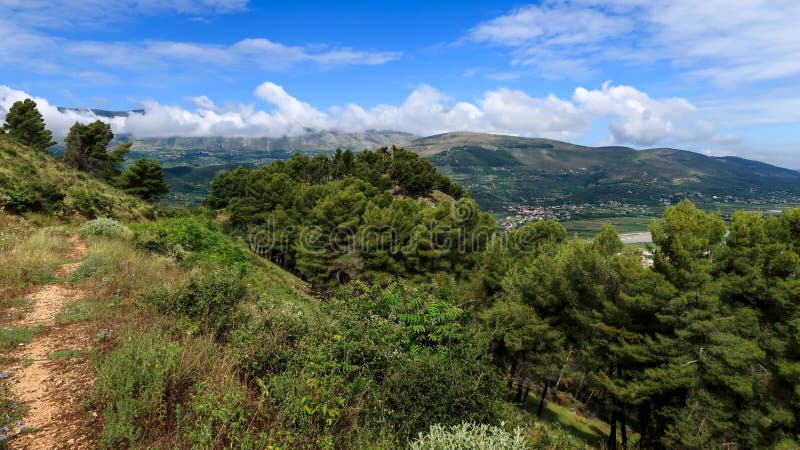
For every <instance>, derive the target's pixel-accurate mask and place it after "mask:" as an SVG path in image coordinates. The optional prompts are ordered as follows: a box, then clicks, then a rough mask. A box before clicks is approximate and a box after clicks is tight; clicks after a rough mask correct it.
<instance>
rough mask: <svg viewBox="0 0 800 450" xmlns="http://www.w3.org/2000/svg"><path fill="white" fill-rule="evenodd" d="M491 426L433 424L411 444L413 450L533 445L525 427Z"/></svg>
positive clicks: (504, 449)
mask: <svg viewBox="0 0 800 450" xmlns="http://www.w3.org/2000/svg"><path fill="white" fill-rule="evenodd" d="M500 425H501V426H500V427H496V426H492V425H482V424H474V423H469V422H465V423H462V424H460V425H451V426H449V427H444V426H442V425H440V424H435V425H431V428H430V430H428V432H427V433H425V434H423V433H419V437H418V438H417V439H416V440H415V441H413V442H411V443H410V444H409V449H410V450H470V449H475V450H483V449H493V450H525V449H528V448H530V447H529V446H528V445H527V443H526V442H525V436H524V435H523V433H522V430H521V429H519V428H517V429H515V430H514V431H513V432H509V431H506V430H504V429H503V428H502V425H503V424H500Z"/></svg>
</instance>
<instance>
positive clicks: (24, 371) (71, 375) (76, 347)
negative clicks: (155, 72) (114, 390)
mask: <svg viewBox="0 0 800 450" xmlns="http://www.w3.org/2000/svg"><path fill="white" fill-rule="evenodd" d="M67 239H68V240H69V241H70V243H71V245H72V253H71V254H70V255H69V259H70V260H73V261H76V260H77V262H72V263H68V264H65V265H63V266H62V267H61V268H60V269H58V271H56V276H57V277H58V279H59V280H62V279H68V278H69V277H70V276H71V275H72V274H73V272H75V270H76V269H77V268H78V267H79V266H80V265H81V262H80V260H82V259H84V258H85V257H86V254H87V247H86V243H85V242H84V241H83V240H82V239H80V238H79V237H76V236H72V237H69V238H67ZM84 296H85V292H83V291H82V290H80V289H77V288H75V287H74V286H72V285H70V284H69V283H67V282H53V283H50V284H45V285H40V286H37V287H36V288H35V289H34V291H33V292H31V293H30V294H28V295H27V297H26V299H27V300H28V302H27V303H28V304H27V306H24V307H21V308H18V311H16V312H15V316H17V318H16V320H14V322H12V327H16V328H28V329H34V330H37V332H36V333H35V334H34V335H33V337H32V339H31V341H30V342H28V343H26V344H20V345H18V346H17V347H16V348H15V349H14V350H12V351H11V354H10V355H9V356H11V357H12V358H13V359H14V360H15V361H16V363H15V365H14V366H12V367H10V368H9V370H8V378H7V379H6V380H4V381H7V382H8V383H9V385H10V388H11V396H12V398H13V399H14V401H16V402H17V403H18V404H20V405H22V408H23V411H24V413H23V415H24V420H23V422H20V423H19V424H18V425H17V428H18V429H17V430H13V431H12V430H10V431H12V432H11V433H10V434H12V436H11V437H10V439H9V442H8V443H9V447H10V448H11V449H31V450H49V449H60V448H61V449H67V448H92V447H94V443H93V440H92V439H90V438H89V437H87V436H86V435H85V433H84V431H85V429H86V427H87V426H88V425H89V424H88V422H87V421H89V420H92V415H91V414H88V416H87V412H86V411H85V410H84V408H83V402H84V399H85V397H86V394H87V393H88V392H89V390H90V388H91V385H92V382H93V374H92V370H91V366H90V364H89V360H88V351H89V349H90V347H91V345H92V343H93V335H94V332H93V331H94V330H92V329H91V328H90V327H88V326H87V325H86V324H84V323H81V322H76V323H58V322H57V320H56V315H57V314H58V313H59V312H60V311H61V310H62V309H63V308H64V307H65V306H67V305H69V304H70V303H72V302H74V301H76V300H78V299H81V298H83V297H84ZM94 420H97V419H94Z"/></svg>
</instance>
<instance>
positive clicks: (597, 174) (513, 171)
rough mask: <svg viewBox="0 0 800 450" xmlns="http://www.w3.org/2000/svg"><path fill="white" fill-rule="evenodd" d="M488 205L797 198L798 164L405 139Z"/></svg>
mask: <svg viewBox="0 0 800 450" xmlns="http://www.w3.org/2000/svg"><path fill="white" fill-rule="evenodd" d="M407 148H408V149H410V150H413V151H415V152H418V153H419V154H421V155H423V156H426V157H427V158H429V159H430V160H431V161H432V162H433V163H434V164H436V166H437V167H438V168H439V169H440V170H442V171H443V172H445V173H447V174H449V175H450V176H451V177H452V178H454V179H455V180H456V181H458V182H460V183H461V184H463V185H464V186H465V187H467V189H468V190H469V191H470V192H471V193H472V195H473V196H474V197H475V198H476V199H477V200H478V201H479V203H481V206H483V207H485V208H487V209H489V210H498V208H501V207H503V206H507V205H508V204H511V203H517V204H518V203H522V204H526V203H583V202H609V201H618V202H629V203H638V204H654V203H663V202H666V201H670V199H673V198H674V197H676V196H678V197H684V196H688V197H693V198H696V199H699V200H701V201H702V200H703V199H707V200H713V199H721V200H730V201H764V202H781V201H784V200H789V201H791V200H792V199H795V200H796V199H797V197H798V194H800V172H797V171H794V170H789V169H784V168H780V167H776V166H773V165H770V164H765V163H761V162H758V161H751V160H747V159H744V158H739V157H733V156H725V157H713V156H706V155H703V154H700V153H695V152H690V151H686V150H677V149H672V148H653V149H645V150H636V149H632V148H629V147H620V146H609V147H587V146H581V145H575V144H570V143H566V142H560V141H555V140H550V139H539V138H523V137H515V136H501V135H491V134H481V133H465V132H457V133H445V134H440V135H436V136H430V137H425V138H420V139H416V140H413V141H411V142H410V143H409V144H408V146H407Z"/></svg>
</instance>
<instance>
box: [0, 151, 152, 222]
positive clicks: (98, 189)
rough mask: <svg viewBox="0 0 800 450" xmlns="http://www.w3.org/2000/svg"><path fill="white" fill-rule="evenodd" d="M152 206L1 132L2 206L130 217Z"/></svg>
mask: <svg viewBox="0 0 800 450" xmlns="http://www.w3.org/2000/svg"><path fill="white" fill-rule="evenodd" d="M150 208H151V207H150V206H148V205H147V204H145V203H144V202H142V201H141V200H139V199H137V198H134V197H131V196H129V195H127V194H124V193H122V192H121V191H119V190H117V189H115V188H113V187H112V186H109V185H108V184H106V183H103V182H102V181H100V180H98V179H96V178H94V177H92V176H91V175H88V174H86V173H83V172H79V171H76V170H73V169H71V168H69V167H67V166H65V165H64V164H63V163H61V162H60V161H58V160H57V159H56V158H53V157H52V156H50V155H48V154H46V153H43V152H38V151H35V150H33V149H31V148H29V147H26V146H24V145H20V144H19V143H17V142H15V141H13V140H11V139H10V138H8V137H7V136H0V209H3V210H5V211H7V212H12V213H23V212H29V211H30V212H45V213H49V214H54V215H60V216H66V215H72V214H76V213H77V214H81V215H83V216H84V217H89V218H93V217H97V216H113V217H118V218H127V219H130V218H135V217H140V216H142V215H143V214H145V213H146V212H147V210H149V209H150Z"/></svg>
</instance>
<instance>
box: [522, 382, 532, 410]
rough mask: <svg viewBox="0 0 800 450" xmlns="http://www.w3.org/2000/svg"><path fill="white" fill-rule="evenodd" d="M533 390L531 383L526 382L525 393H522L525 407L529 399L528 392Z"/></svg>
mask: <svg viewBox="0 0 800 450" xmlns="http://www.w3.org/2000/svg"><path fill="white" fill-rule="evenodd" d="M530 390H531V385H530V384H525V393H524V394H522V407H523V408H525V402H527V401H528V392H530Z"/></svg>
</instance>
